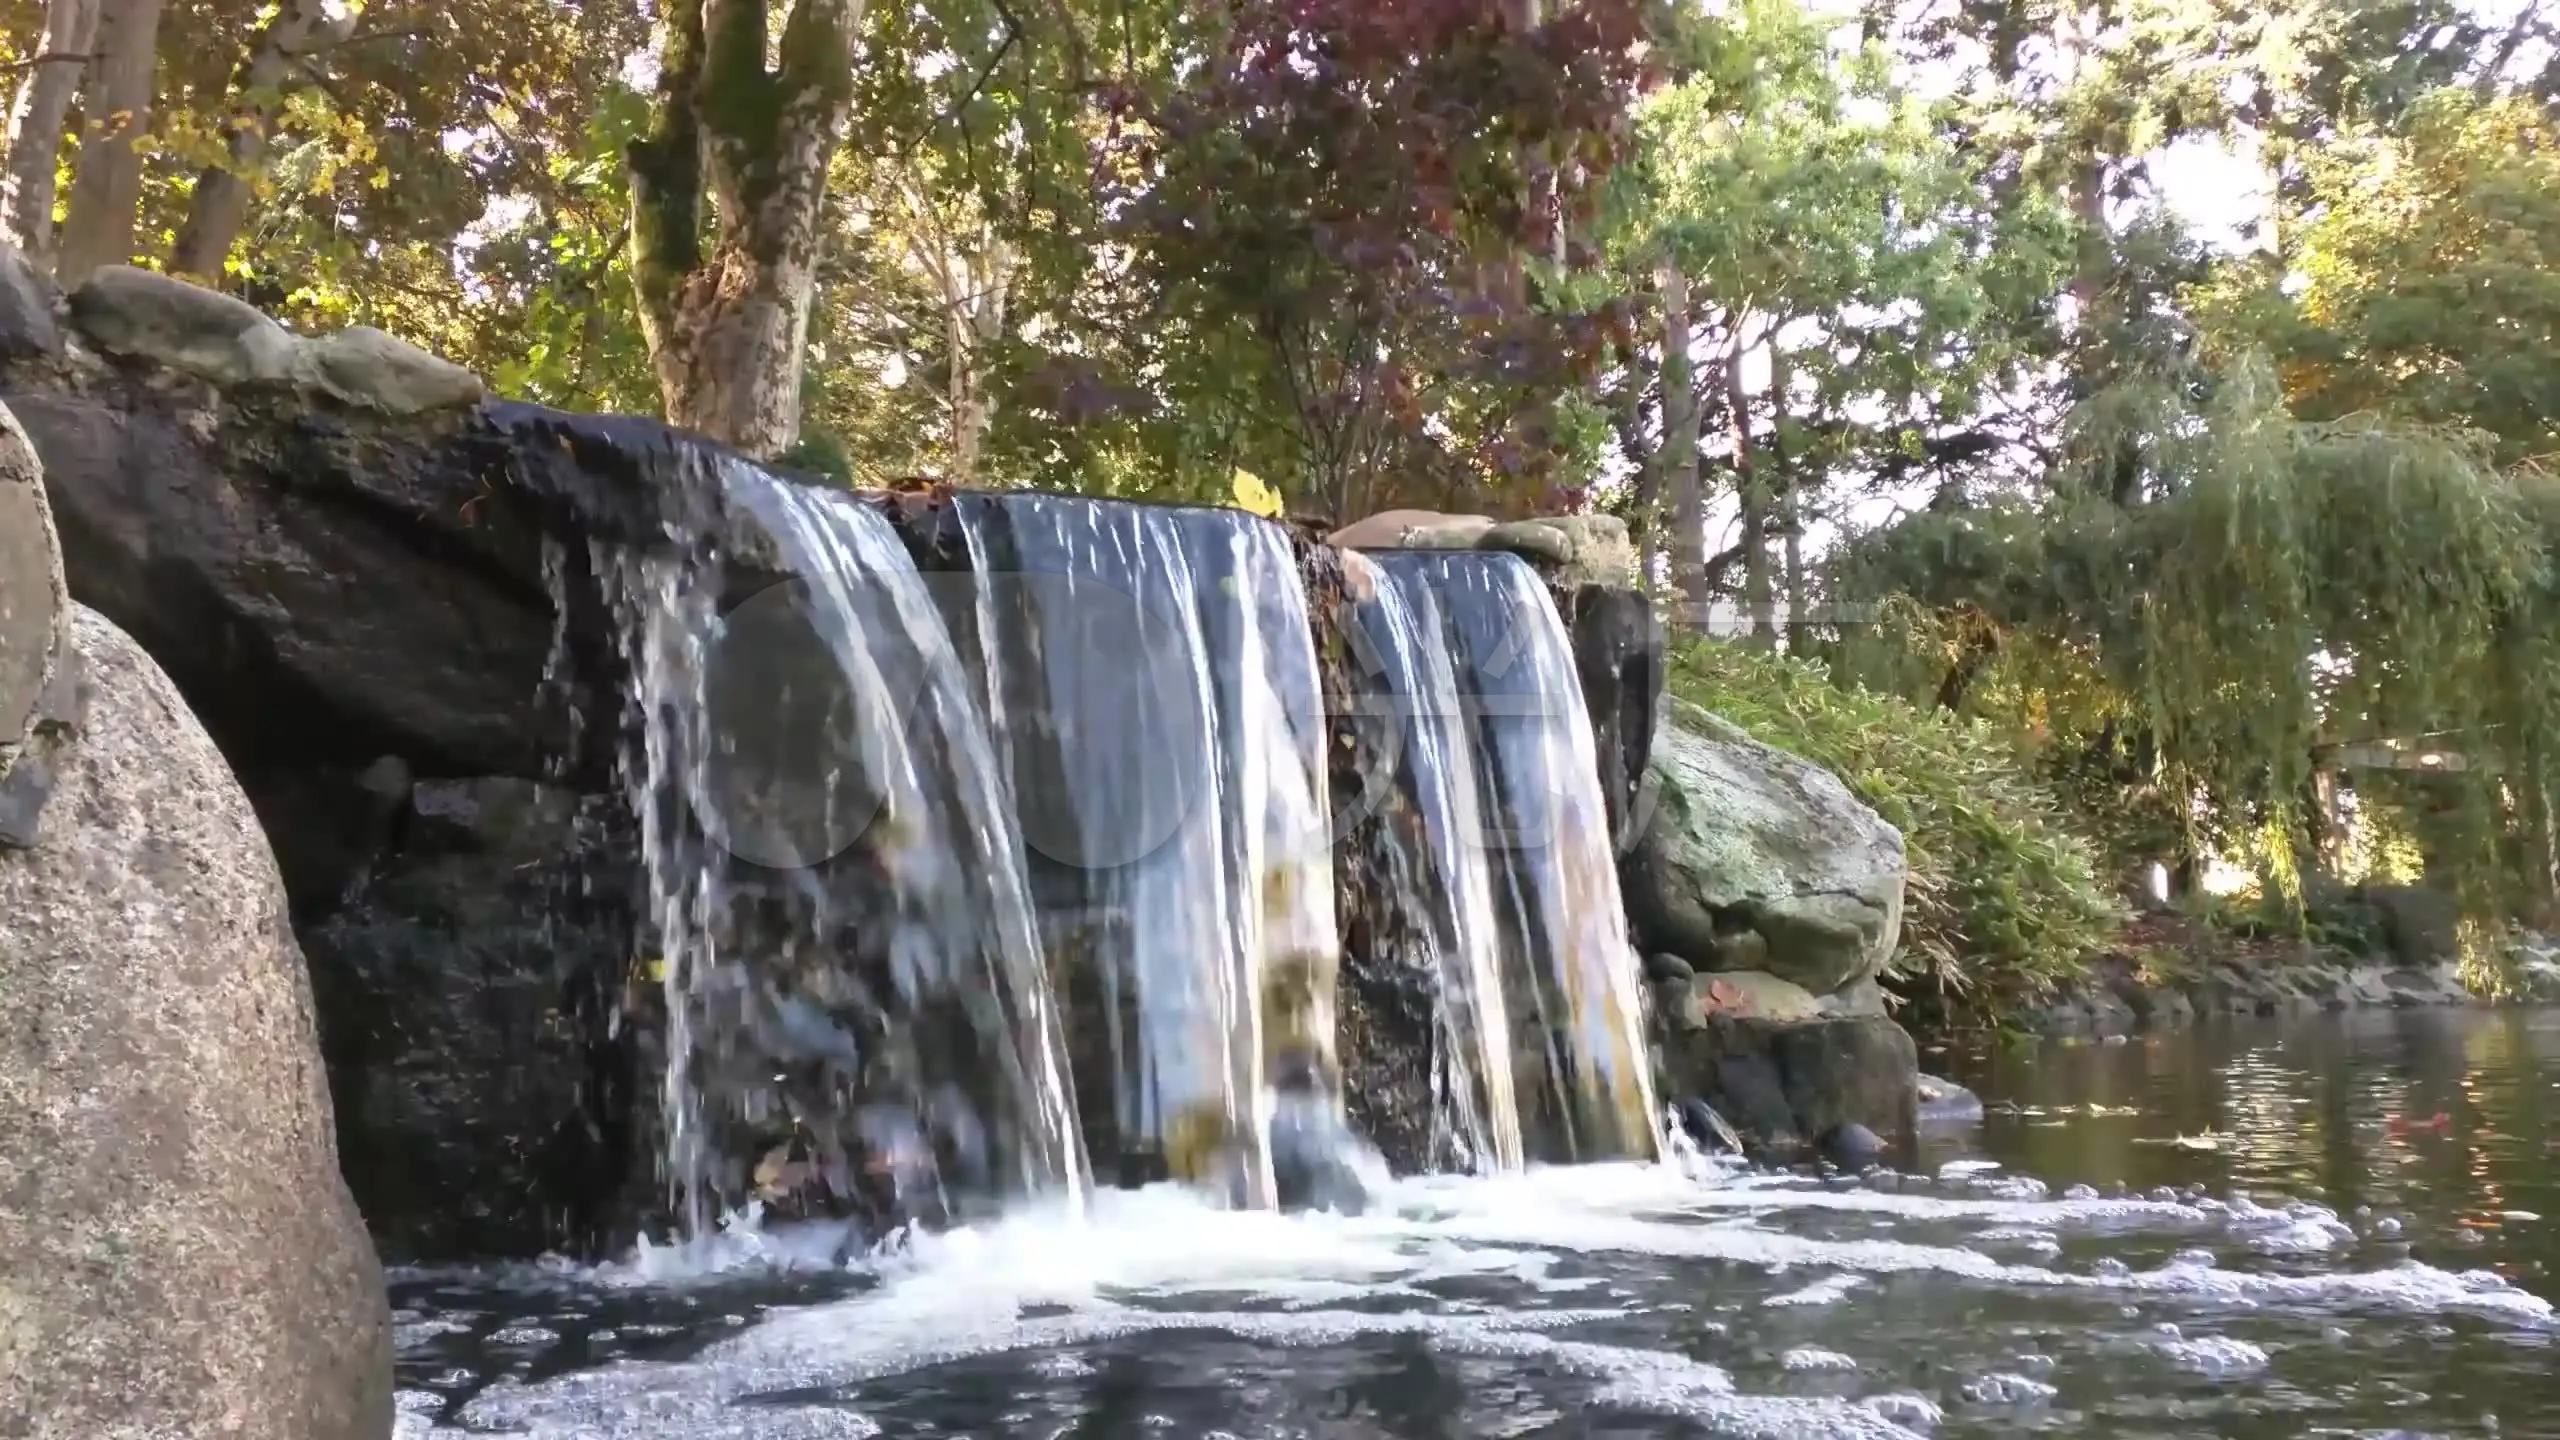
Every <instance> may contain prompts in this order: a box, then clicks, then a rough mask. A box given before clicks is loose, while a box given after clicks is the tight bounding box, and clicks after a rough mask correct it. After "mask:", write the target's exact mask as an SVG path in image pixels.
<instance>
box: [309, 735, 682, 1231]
mask: <svg viewBox="0 0 2560 1440" xmlns="http://www.w3.org/2000/svg"><path fill="white" fill-rule="evenodd" d="M397 803H398V810H397V812H396V814H395V817H394V828H393V835H392V837H391V840H390V842H389V844H388V845H387V846H386V847H385V849H384V851H383V852H382V853H381V854H379V855H378V856H377V857H376V858H375V859H374V860H373V862H372V865H371V873H370V874H369V875H367V876H366V877H365V878H363V879H361V880H360V881H359V882H358V883H357V884H356V886H355V887H354V890H353V893H352V894H351V896H350V898H349V899H348V901H347V902H346V903H345V904H344V905H343V906H341V907H339V908H337V909H335V910H334V911H333V912H332V913H330V914H329V915H328V916H327V917H326V918H324V919H321V920H319V921H318V922H317V923H315V924H312V925H310V926H309V927H308V930H309V939H308V949H309V951H310V953H311V958H312V969H313V982H314V986H315V988H316V989H317V991H318V992H319V999H320V1006H321V1014H322V1016H323V1017H324V1020H325V1024H324V1027H323V1033H322V1040H323V1052H324V1054H325V1056H326V1059H327V1062H328V1068H329V1077H330V1084H331V1089H332V1091H333V1092H334V1094H335V1095H336V1097H337V1113H338V1136H339V1151H340V1155H341V1158H342V1159H343V1161H344V1165H345V1169H346V1175H347V1180H348V1183H349V1185H350V1186H352V1187H353V1189H354V1191H355V1196H356V1199H357V1201H358V1202H359V1203H360V1204H361V1205H362V1207H363V1209H364V1212H365V1215H366V1218H367V1219H368V1220H369V1221H370V1223H371V1224H372V1226H373V1229H374V1232H375V1234H377V1235H378V1236H380V1237H381V1241H382V1244H383V1247H384V1249H385V1251H386V1252H387V1253H389V1254H391V1255H393V1256H394V1257H395V1258H401V1259H409V1258H442V1257H448V1256H466V1255H468V1256H489V1255H516V1256H531V1255H537V1254H540V1253H543V1252H544V1251H549V1250H558V1251H563V1252H569V1253H594V1252H596V1251H598V1250H600V1249H603V1248H606V1247H609V1246H611V1245H614V1244H619V1243H622V1242H623V1241H625V1240H627V1239H628V1237H629V1235H630V1234H631V1232H632V1230H633V1229H634V1228H635V1226H636V1225H637V1224H638V1222H639V1220H640V1219H641V1217H642V1214H643V1212H644V1211H645V1210H646V1209H647V1208H648V1207H649V1206H650V1205H651V1204H652V1203H654V1200H655V1198H656V1187H655V1186H654V1184H653V1183H652V1182H653V1174H652V1162H653V1160H654V1155H655V1150H654V1139H653V1135H652V1132H651V1130H650V1124H651V1122H652V1118H653V1117H654V1115H655V1113H656V1111H655V1104H654V1099H655V1094H656V1072H655V1070H654V1068H652V1067H653V1064H654V1057H651V1056H648V1055H644V1054H643V1053H642V1051H641V1049H640V1046H639V1034H640V1027H638V1026H636V1025H632V1024H622V1025H617V1024H616V1023H615V1021H616V1018H617V1011H618V1010H620V1009H621V1007H622V1006H623V1005H624V1004H625V1003H626V1000H627V998H628V989H629V987H630V986H631V984H632V982H633V981H634V980H635V979H638V978H640V977H638V976H637V975H636V973H635V970H634V966H633V964H632V957H633V955H634V944H633V934H632V930H633V925H632V919H633V906H632V897H631V895H630V893H629V890H630V881H629V877H628V874H627V871H628V865H627V864H626V863H625V861H626V858H627V856H628V854H629V853H630V850H631V845H630V841H631V835H630V833H629V830H628V827H627V825H626V824H625V823H624V819H623V816H622V814H621V807H620V806H619V804H618V803H615V802H613V801H610V800H606V799H602V798H591V799H581V797H579V796H578V795H576V794H575V793H573V792H570V791H567V790H564V789H561V788H558V787H552V786H545V785H540V784H537V783H534V782H530V781H522V780H513V779H508V778H505V777H488V778H482V779H477V780H460V781H437V780H431V781H424V782H420V783H419V784H417V785H416V786H415V787H414V789H411V790H409V791H408V792H407V793H404V794H402V795H401V796H399V797H398V801H397Z"/></svg>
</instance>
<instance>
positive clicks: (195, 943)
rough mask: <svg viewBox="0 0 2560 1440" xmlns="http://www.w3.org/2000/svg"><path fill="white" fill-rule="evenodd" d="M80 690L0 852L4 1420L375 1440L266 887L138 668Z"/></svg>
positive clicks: (374, 1377) (0, 1404) (150, 672)
mask: <svg viewBox="0 0 2560 1440" xmlns="http://www.w3.org/2000/svg"><path fill="white" fill-rule="evenodd" d="M72 632H73V641H74V645H75V647H76V649H77V650H78V652H79V653H80V655H81V657H82V660H83V668H84V670H85V672H86V673H87V674H88V676H89V677H90V681H91V684H92V686H93V691H92V694H91V696H90V700H89V703H88V705H87V706H86V707H85V710H84V712H83V716H82V718H81V720H80V722H79V723H78V724H77V726H76V727H65V728H64V729H62V730H60V731H58V732H56V733H52V734H48V735H46V736H44V737H42V738H41V739H40V740H39V741H38V743H39V744H40V745H41V746H43V747H44V748H45V749H46V751H47V752H48V756H49V759H50V762H51V763H52V765H53V766H54V769H55V773H56V774H57V776H58V785H59V789H58V792H57V794H56V796H55V800H54V810H53V813H52V814H51V816H50V817H49V819H48V821H47V824H46V826H45V830H44V833H43V835H42V836H41V837H40V839H39V840H38V841H37V842H36V843H35V844H34V845H33V847H32V848H28V849H23V850H0V1033H5V1034H8V1035H10V1036H12V1037H13V1043H12V1044H11V1045H10V1046H8V1047H5V1048H0V1176H5V1177H6V1180H5V1183H0V1415H8V1416H10V1417H13V1418H15V1419H18V1420H21V1421H24V1420H27V1419H29V1418H32V1420H33V1422H34V1433H37V1434H44V1435H110V1434H154V1435H217V1434H220V1435H258V1436H270V1437H277V1440H340V1437H360V1440H375V1437H388V1436H389V1435H390V1433H391V1425H392V1404H391V1323H390V1309H389V1305H388V1302H387V1301H386V1299H385V1298H384V1294H383V1282H382V1272H381V1267H380V1264H379V1263H378V1262H377V1261H376V1259H375V1256H374V1251H373V1247H372V1244H371V1242H370V1241H369V1240H368V1239H367V1237H366V1234H365V1231H364V1226H363V1222H362V1219H361V1217H360V1216H359V1215H358V1213H357V1211H356V1207H355V1204H354V1202H353V1201H352V1200H351V1199H350V1197H349V1195H348V1193H347V1189H346V1186H345V1185H344V1183H343V1182H342V1181H341V1180H340V1178H339V1175H338V1165H337V1155H336V1153H335V1151H334V1148H333V1146H332V1144H331V1113H330V1101H329V1095H328V1092H327V1089H326V1087H325V1086H324V1085H323V1084H322V1081H321V1077H320V1066H319V1063H318V1039H317V1036H316V1034H315V1030H314V1026H313V1019H312V1001H311V994H310V990H309V987H308V984H307V982H306V980H305V977H304V972H303V964H302V957H301V955H300V953H299V952H298V950H297V949H296V947H295V943H294V938H293V934H292V932H291V930H290V929H289V928H288V927H287V924H286V919H285V913H284V891H283V887H282V885H281V883H280V882H279V880H278V877H277V874H276V869H275V862H274V861H273V859H272V858H271V857H270V856H269V854H268V851H267V847H266V844H265V842H264V840H263V838H262V837H261V836H260V834H259V831H258V826H257V822H256V820H255V818H254V817H253V815H252V814H251V812H250V809H249V805H248V801H247V800H246V798H245V797H244V796H243V795H242V794H241V792H240V788H239V786H238V785H237V784H236V783H234V782H233V780H232V778H231V775H230V772H229V770H228V769H227V768H226V766H225V765H224V763H223V759H222V756H221V755H220V753H219V752H218V751H216V750H215V748H214V745H213V742H212V740H211V739H210V738H209V737H208V736H207V735H206V734H205V732H204V731H203V729H202V728H201V727H199V726H198V725H197V724H196V722H195V720H194V718H193V717H192V716H191V715H190V714H189V713H188V711H187V707H186V704H185V702H184V701H183V700H181V699H180V698H179V695H178V693H177V691H176V689H175V688H174V687H173V686H172V685H171V684H170V683H169V680H168V678H167V677H166V676H165V675H163V674H162V673H161V671H160V669H159V667H158V666H156V665H154V664H153V663H152V661H151V659H150V658H149V657H148V656H147V655H145V654H144V653H143V651H142V650H141V648H140V647H139V646H137V645H136V644H135V643H134V642H133V641H132V640H131V639H130V638H129V637H127V636H126V635H125V634H124V633H123V632H121V631H119V630H117V629H116V628H115V627H114V626H113V625H112V624H110V623H108V622H107V621H106V620H105V619H104V618H102V617H100V616H98V615H96V614H94V613H92V612H89V611H86V610H78V611H75V612H74V619H73V623H72Z"/></svg>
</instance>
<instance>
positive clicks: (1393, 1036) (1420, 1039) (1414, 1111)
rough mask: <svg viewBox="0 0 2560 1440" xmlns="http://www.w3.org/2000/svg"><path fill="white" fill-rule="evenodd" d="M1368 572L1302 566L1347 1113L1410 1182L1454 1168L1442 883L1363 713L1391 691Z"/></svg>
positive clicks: (1378, 713) (1392, 756)
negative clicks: (1439, 1138)
mask: <svg viewBox="0 0 2560 1440" xmlns="http://www.w3.org/2000/svg"><path fill="white" fill-rule="evenodd" d="M1365 564H1366V562H1364V561H1362V560H1360V559H1359V558H1357V557H1356V556H1352V555H1349V554H1348V553H1347V552H1344V551H1340V550H1335V549H1331V548H1329V547H1309V548H1308V549H1306V550H1305V551H1303V552H1302V567H1303V569H1304V572H1305V580H1306V586H1307V608H1308V613H1309V615H1310V616H1311V617H1312V619H1313V622H1314V624H1315V628H1316V664H1317V667H1318V670H1319V672H1320V674H1321V678H1322V682H1323V686H1324V695H1325V708H1326V711H1327V715H1328V721H1327V733H1326V744H1325V755H1326V759H1327V768H1328V771H1329V774H1328V782H1329V788H1330V792H1331V804H1332V811H1333V825H1334V835H1333V843H1334V912H1335V923H1336V928H1337V929H1338V930H1339V932H1340V934H1341V937H1342V966H1341V976H1340V982H1339V989H1338V991H1337V995H1336V1002H1335V1003H1336V1007H1337V1010H1338V1012H1339V1022H1338V1023H1339V1027H1340V1032H1339V1036H1338V1041H1337V1043H1338V1045H1339V1048H1340V1053H1341V1061H1342V1067H1343V1078H1344V1086H1343V1091H1344V1094H1343V1101H1344V1109H1345V1113H1346V1114H1347V1115H1348V1117H1349V1119H1350V1121H1351V1124H1352V1126H1353V1128H1354V1129H1356V1130H1357V1131H1358V1132H1359V1133H1360V1134H1362V1135H1364V1136H1366V1137H1368V1139H1369V1141H1370V1143H1372V1144H1374V1145H1376V1146H1377V1147H1378V1148H1379V1150H1380V1151H1381V1152H1382V1153H1383V1154H1384V1155H1385V1157H1386V1161H1387V1163H1388V1165H1389V1166H1390V1167H1391V1168H1392V1169H1394V1170H1395V1171H1396V1172H1397V1173H1399V1174H1411V1173H1415V1172H1417V1171H1421V1170H1426V1169H1429V1168H1431V1166H1432V1165H1433V1164H1434V1163H1435V1162H1437V1161H1440V1160H1443V1159H1445V1158H1446V1157H1440V1156H1435V1155H1433V1154H1432V1153H1431V1145H1432V1113H1433V1100H1434V1096H1433V1095H1432V1091H1431V1075H1432V1066H1433V1056H1434V1051H1435V1047H1436V1046H1437V1045H1438V1043H1439V1041H1438V1036H1437V1033H1436V1029H1435V1026H1436V1021H1435V1015H1436V1013H1437V1011H1436V1007H1437V1005H1438V1003H1439V984H1440V982H1439V976H1438V973H1437V971H1436V969H1435V967H1434V965H1433V962H1432V959H1431V956H1432V954H1433V951H1432V949H1431V937H1430V936H1429V934H1428V933H1427V930H1426V927H1427V926H1429V925H1430V924H1431V923H1432V921H1431V919H1430V917H1431V916H1432V915H1434V914H1437V913H1440V912H1441V909H1442V907H1441V906H1439V904H1438V903H1437V901H1438V898H1439V896H1438V892H1437V890H1436V888H1435V887H1437V886H1438V885H1439V884H1440V877H1439V876H1438V875H1436V874H1434V873H1432V872H1431V871H1430V869H1429V867H1427V866H1425V865H1422V864H1420V863H1419V857H1420V856H1421V855H1422V854H1423V853H1424V852H1425V849H1426V842H1425V840H1424V837H1423V836H1422V834H1421V826H1422V814H1421V812H1420V810H1419V809H1418V808H1417V807H1416V806H1415V804H1414V803H1413V799H1412V796H1411V794H1410V791H1409V790H1408V788H1407V787H1408V785H1409V783H1410V779H1409V777H1408V776H1406V775H1405V774H1404V773H1402V767H1401V766H1400V765H1399V764H1398V763H1397V762H1398V757H1400V756H1401V755H1402V754H1403V753H1404V738H1403V735H1402V723H1403V722H1402V720H1401V718H1400V716H1399V715H1398V714H1397V713H1396V712H1395V711H1394V710H1393V709H1392V708H1391V707H1388V706H1383V705H1378V704H1373V703H1369V702H1370V701H1372V700H1373V699H1374V698H1376V692H1377V690H1378V688H1379V687H1380V686H1381V685H1382V684H1383V681H1382V679H1381V677H1379V676H1377V675H1376V674H1373V673H1371V672H1370V670H1369V669H1368V667H1367V666H1365V665H1363V663H1362V662H1361V659H1360V656H1359V652H1358V648H1357V647H1356V646H1355V645H1354V643H1353V640H1352V634H1353V631H1354V629H1356V627H1357V624H1358V622H1357V621H1356V620H1355V619H1354V618H1353V617H1352V615H1351V614H1350V611H1349V607H1351V606H1352V605H1355V604H1357V603H1360V602H1362V601H1365V600H1366V599H1368V598H1370V595H1371V594H1372V593H1373V592H1372V590H1371V588H1370V587H1371V586H1372V585H1373V584H1374V581H1373V580H1372V579H1370V578H1369V577H1368V576H1367V575H1366V573H1365V569H1364V567H1365Z"/></svg>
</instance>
